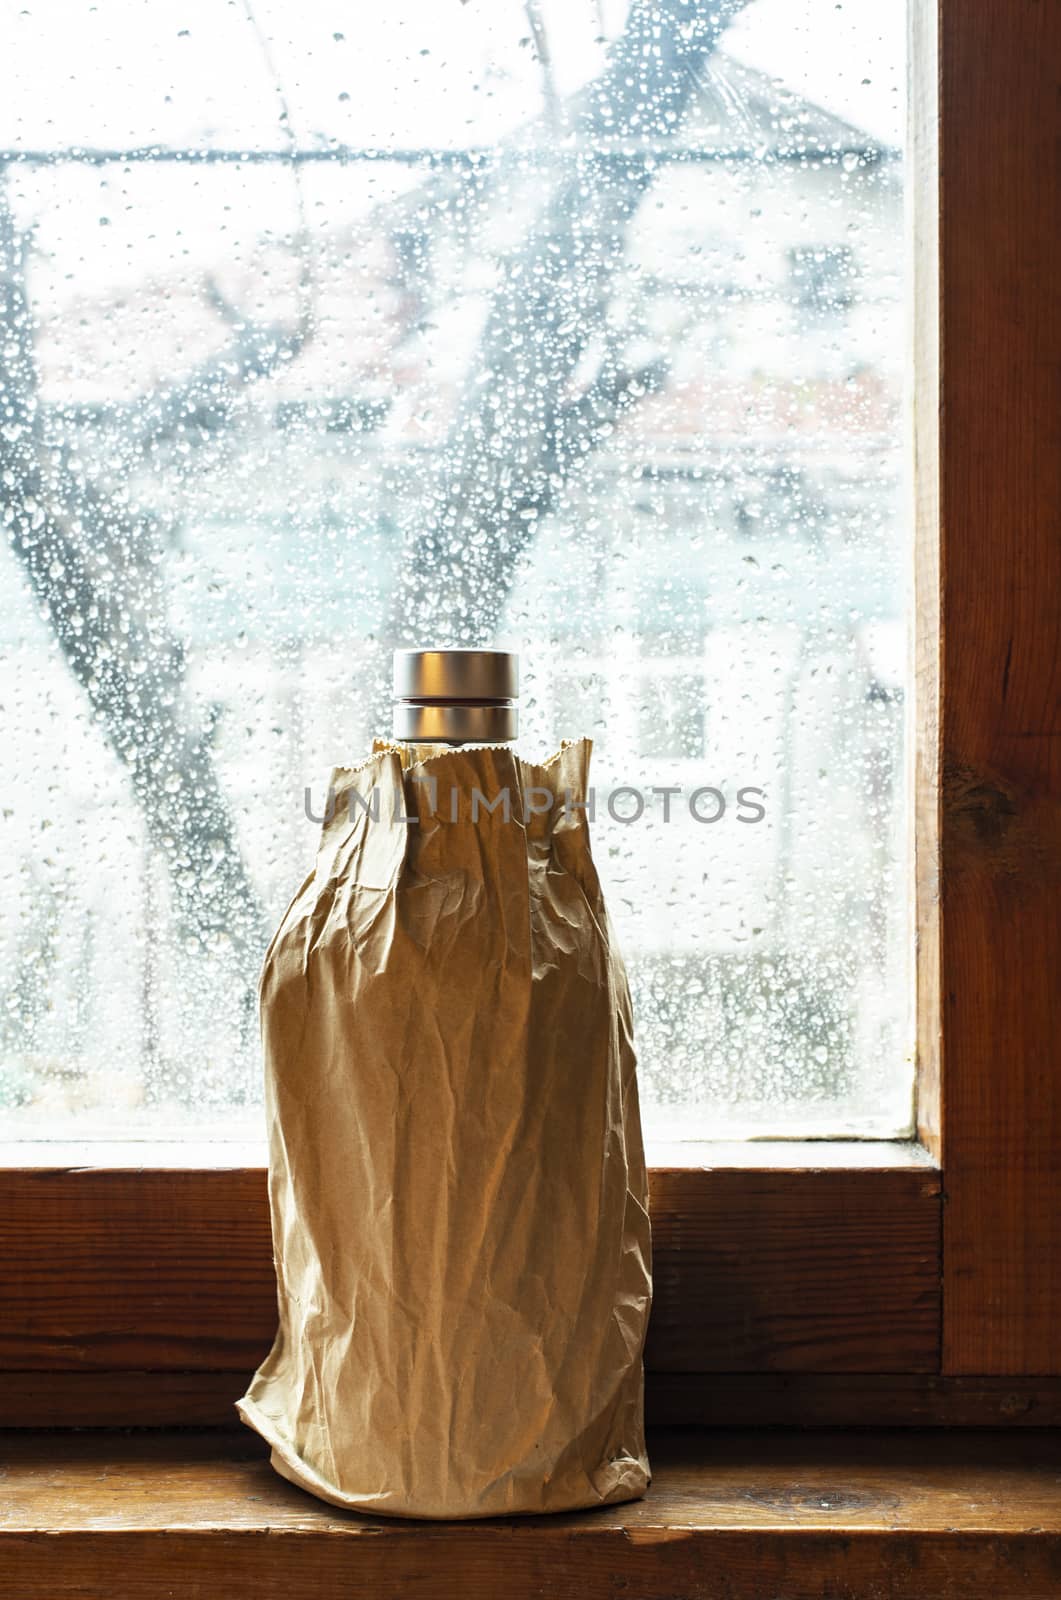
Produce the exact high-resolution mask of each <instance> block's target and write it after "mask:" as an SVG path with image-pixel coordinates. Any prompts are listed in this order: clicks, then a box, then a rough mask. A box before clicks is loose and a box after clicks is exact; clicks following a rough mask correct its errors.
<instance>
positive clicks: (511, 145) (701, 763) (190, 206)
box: [0, 0, 912, 1138]
mask: <svg viewBox="0 0 1061 1600" xmlns="http://www.w3.org/2000/svg"><path fill="white" fill-rule="evenodd" d="M877 9H878V10H879V9H880V8H877ZM883 9H884V10H885V11H886V12H889V14H890V15H889V18H888V20H887V22H886V24H885V25H884V26H883V32H882V25H881V24H880V22H879V20H877V21H875V22H874V23H873V25H872V26H867V25H865V24H864V23H858V22H857V21H852V20H851V19H843V18H838V17H837V15H836V14H835V13H834V12H833V11H826V10H823V9H822V8H820V7H816V6H814V5H813V4H810V0H806V3H804V4H801V5H799V6H795V7H792V6H789V7H786V8H783V9H781V10H779V7H778V5H777V4H776V3H775V0H752V3H749V4H741V3H739V0H721V3H719V0H653V3H652V4H651V5H649V4H648V3H647V0H636V3H634V4H632V5H630V4H625V3H617V4H609V5H606V6H604V7H603V8H601V7H599V5H598V4H597V0H581V3H579V4H576V5H574V6H571V5H561V4H552V3H551V0H540V3H539V0H534V3H528V4H527V5H524V4H522V3H517V0H506V3H504V4H500V5H494V6H467V7H460V6H457V5H456V4H455V3H454V4H453V5H445V6H439V7H423V6H420V7H408V6H405V7H403V6H397V7H392V8H389V9H387V8H383V9H382V10H380V9H378V8H372V9H370V10H369V11H368V12H366V13H364V14H362V13H360V12H359V14H358V17H357V19H356V24H355V23H354V22H353V21H352V20H351V18H350V16H349V15H348V8H346V7H341V6H329V5H328V4H322V5H321V6H319V7H316V8H311V10H309V11H306V10H305V9H304V8H299V7H295V6H292V5H289V4H284V3H281V0H271V3H269V4H265V3H263V4H261V5H257V6H254V7H252V6H251V5H250V4H249V3H248V4H246V5H244V6H241V5H232V6H227V7H219V6H216V5H211V4H207V3H205V0H201V3H199V4H192V5H190V6H189V7H187V8H186V9H185V11H184V12H183V13H182V16H181V18H179V19H178V18H175V17H174V16H173V15H171V14H170V13H168V12H165V11H164V10H159V9H158V8H144V7H143V6H142V5H140V4H138V3H134V0H113V3H112V4H111V5H109V6H108V7H106V8H94V7H92V6H88V5H80V4H79V5H75V6H72V7H67V8H64V11H63V16H62V19H61V21H60V19H59V18H58V16H57V15H56V14H55V13H54V11H49V10H48V9H47V8H43V9H39V10H30V11H17V12H12V13H11V14H10V15H9V16H8V17H7V18H6V20H5V21H4V22H3V24H2V27H3V29H4V30H5V34H6V35H7V37H6V39H5V43H6V47H7V48H6V51H5V54H6V55H7V58H8V59H9V61H10V62H11V63H12V74H11V76H12V79H13V84H12V92H11V94H10V95H9V96H8V97H7V98H6V99H5V105H4V108H3V111H2V113H0V123H2V126H0V148H5V149H6V151H7V154H6V156H5V157H4V158H3V161H2V183H0V253H2V257H3V282H4V284H5V301H4V307H3V323H4V333H5V338H6V341H7V346H6V348H7V351H8V360H9V371H10V373H11V381H10V383H9V385H8V387H7V390H6V393H5V417H4V427H3V442H2V445H0V450H2V466H3V473H4V482H5V500H6V507H7V511H6V515H7V520H8V524H9V528H10V533H11V539H10V544H9V546H8V548H7V549H6V550H5V552H4V555H3V561H4V575H5V576H4V591H5V595H6V596H7V600H6V603H5V607H4V613H5V618H4V624H3V626H4V636H3V663H2V670H3V684H4V698H5V702H6V712H7V716H6V727H7V733H6V737H5V740H4V747H3V753H2V756H0V760H2V762H3V771H4V778H3V783H4V790H5V793H6V795H7V796H8V797H9V799H8V807H7V809H8V815H7V818H6V821H5V830H6V841H7V853H8V859H9V861H10V863H11V866H10V880H9V889H8V893H7V894H6V895H5V899H4V909H3V914H2V926H0V939H2V952H3V961H2V970H3V973H4V975H5V976H4V979H3V982H2V985H0V987H2V1002H3V1013H2V1015H3V1022H2V1024H0V1030H2V1031H0V1114H2V1115H3V1117H4V1119H5V1124H6V1126H8V1127H9V1128H10V1130H11V1131H12V1132H13V1133H15V1134H18V1133H20V1132H25V1133H28V1134H32V1133H37V1134H39V1133H41V1132H42V1131H45V1132H47V1133H48V1134H49V1136H56V1135H62V1134H64V1133H76V1135H77V1136H79V1137H88V1138H91V1137H97V1136H98V1137H108V1138H113V1137H117V1136H123V1135H129V1136H148V1137H155V1136H158V1134H159V1133H160V1132H165V1133H166V1134H167V1135H168V1134H172V1133H174V1132H175V1131H177V1130H183V1131H184V1132H185V1133H186V1135H187V1136H188V1137H189V1138H192V1137H195V1136H196V1135H197V1134H202V1133H206V1134H216V1133H217V1132H218V1131H219V1130H220V1129H222V1128H224V1129H225V1130H226V1131H228V1132H229V1133H231V1132H234V1131H237V1130H244V1131H250V1132H253V1130H254V1129H255V1128H256V1126H257V1105H258V1096H259V1086H258V1085H259V1062H258V1046H257V1029H256V1025H255V1021H254V1016H253V1011H254V984H255V979H256V975H257V970H258V966H259V962H260V957H261V952H262V948H263V945H264V943H265V940H266V937H267V933H268V930H269V928H270V927H271V926H272V925H274V924H275V922H276V920H277V918H278V916H279V914H280V913H281V911H282V909H283V906H284V904H285V903H286V900H287V899H288V897H289V895H290V893H291V891H292V888H293V886H294V885H296V884H297V883H298V882H299V881H300V880H301V878H302V876H303V875H304V872H305V868H306V864H307V862H308V861H309V860H310V859H311V857H312V852H313V849H314V832H313V826H312V824H311V823H310V822H309V821H308V820H307V818H306V816H305V814H304V810H303V798H302V797H303V792H304V789H305V787H306V786H307V785H309V786H311V788H312V789H313V791H314V792H315V793H316V794H320V793H321V791H322V789H323V785H324V783H325V782H326V778H327V773H328V771H329V769H330V767H331V766H332V765H334V764H341V763H343V762H345V761H348V760H350V759H352V758H354V757H356V756H357V754H358V753H359V752H360V751H361V750H363V749H365V748H366V747H367V741H368V740H369V739H370V738H371V736H372V734H373V733H374V732H376V731H379V730H380V728H381V727H383V728H385V727H386V723H387V717H388V710H387V706H386V702H385V697H384V696H383V695H382V694H381V693H380V683H381V680H382V678H383V675H384V673H385V670H386V664H387V661H388V658H389V649H390V647H391V646H392V645H393V644H394V643H424V642H438V643H473V642H479V643H482V642H490V641H491V640H492V639H494V638H497V639H499V641H501V642H505V643H509V644H514V645H516V646H518V647H519V648H520V649H521V651H522V655H523V660H524V665H525V674H526V692H525V696H524V708H525V709H524V727H525V733H524V743H525V744H526V746H527V747H528V748H529V749H531V750H535V749H543V748H546V747H548V746H550V745H551V744H553V743H554V742H555V741H556V740H557V739H558V738H559V737H561V736H573V735H577V734H580V733H589V734H591V735H592V736H593V738H594V741H595V745H596V755H595V779H596V784H597V788H598V792H599V796H600V798H601V801H602V804H601V806H600V810H599V815H598V822H597V853H598V856H599V859H600V862H601V866H602V871H603V874H604V877H605V879H606V886H607V889H608V892H609V895H610V901H611V905H612V907H613V915H614V918H615V921H616V923H617V925H618V929H619V934H620V938H621V940H622V943H623V946H624V948H625V951H626V954H627V958H628V964H629V967H630V973H631V980H632V984H633V989H634V995H635V1004H636V1008H637V1014H638V1018H639V1030H640V1031H639V1042H640V1053H641V1059H642V1063H643V1080H642V1081H643V1089H644V1094H645V1099H646V1109H647V1118H648V1124H649V1127H650V1129H654V1130H655V1131H656V1132H657V1133H659V1134H661V1135H677V1134H679V1133H680V1134H681V1136H683V1137H685V1136H689V1135H690V1134H691V1135H693V1136H703V1135H704V1134H706V1133H707V1132H708V1131H711V1132H720V1131H727V1132H733V1133H736V1134H738V1135H739V1134H742V1133H744V1132H751V1133H759V1134H764V1133H765V1134H770V1133H781V1132H784V1133H794V1132H804V1133H822V1134H839V1133H845V1132H848V1133H850V1132H854V1133H858V1134H868V1135H876V1136H884V1137H892V1136H895V1135H897V1134H903V1133H907V1132H909V1129H910V1126H911V1115H912V1110H911V1103H912V1102H911V1086H912V1069H911V1063H910V1052H909V1040H908V1037H907V1014H908V1007H907V1002H906V996H907V989H908V976H907V969H906V949H907V944H908V929H907V918H906V910H905V908H906V905H907V900H908V888H907V886H908V872H907V860H906V851H905V842H904V841H905V821H904V816H905V807H904V794H905V779H904V768H903V748H904V735H903V724H904V705H905V700H904V689H905V666H904V662H905V654H904V643H903V640H904V629H905V589H904V572H905V569H906V566H907V564H908V560H909V554H908V552H909V532H908V518H907V516H906V513H905V510H904V501H903V497H902V493H901V485H902V481H903V472H904V465H903V463H904V444H903V440H904V424H903V408H902V403H901V394H902V385H903V376H904V375H903V362H902V350H903V347H904V341H903V333H902V330H903V317H904V311H903V276H904V274H903V246H902V208H903V197H902V187H903V185H902V170H903V168H902V152H901V143H902V136H901V128H902V105H901V94H899V93H898V89H899V87H900V85H901V82H902V63H903V48H902V41H901V7H900V5H899V0H895V3H894V4H892V5H890V6H888V7H885V8H883ZM532 24H533V25H532ZM786 40H787V44H786V43H785V42H784V41H786ZM790 57H791V62H790ZM809 57H814V58H815V60H816V61H817V65H816V66H813V65H810V64H808V58H809ZM87 59H91V60H92V61H93V74H92V79H91V86H90V85H89V83H88V81H87V80H86V79H85V78H84V76H83V74H82V72H81V70H80V66H79V64H80V63H81V62H82V61H84V60H87ZM793 62H794V65H793V64H792V63H793ZM800 63H803V64H802V65H801V64H800ZM871 67H872V70H871ZM45 72H46V73H47V74H48V75H49V77H50V78H51V79H52V80H53V81H60V82H64V83H68V84H69V86H70V87H69V92H65V93H64V94H63V96H62V97H61V101H60V102H58V103H53V102H51V101H42V100H41V98H40V96H39V93H38V86H39V83H40V81H41V74H42V73H45ZM867 77H872V80H873V82H872V84H871V85H869V86H866V85H863V83H862V79H863V78H867ZM838 229H839V230H841V231H842V234H843V237H844V239H845V241H847V242H845V243H844V244H843V245H842V246H837V245H836V244H835V242H834V241H835V237H836V234H837V231H838ZM856 255H857V257H858V258H859V260H860V261H862V262H864V264H865V267H864V270H863V271H861V272H859V273H856V272H855V271H854V269H853V265H852V263H853V261H854V259H855V256H856ZM786 258H787V259H788V260H789V261H790V263H791V264H792V266H791V273H786V272H785V271H784V270H783V268H782V267H779V265H778V263H779V262H784V260H785V259H786ZM841 301H842V303H843V307H844V310H845V321H844V323H843V326H842V328H837V327H834V326H833V325H832V324H830V323H829V322H828V319H823V316H822V313H823V310H824V309H825V308H826V305H827V303H828V305H830V306H832V305H839V304H840V303H841ZM579 686H581V687H579ZM590 686H592V687H590ZM624 786H626V787H629V786H634V787H636V788H638V789H639V790H640V791H641V792H643V793H644V794H645V796H646V797H647V800H648V804H647V806H646V812H645V815H644V818H643V819H640V820H638V821H637V822H636V823H633V822H630V821H629V820H628V819H627V818H625V817H623V816H621V815H617V814H615V813H614V810H613V808H612V807H611V806H610V805H607V804H605V803H603V802H604V801H605V799H606V797H607V796H609V795H610V794H611V793H613V792H615V791H616V790H617V789H619V788H621V787H624ZM671 787H674V788H677V789H679V790H680V791H681V796H682V797H681V798H680V799H679V800H678V801H676V802H675V804H674V805H673V808H672V814H671V815H670V816H669V817H664V815H663V802H662V801H661V800H660V798H659V795H658V792H657V791H661V790H666V789H668V788H671ZM698 789H705V790H712V791H713V790H717V791H718V792H719V793H720V795H721V796H722V809H721V811H718V814H717V816H716V815H715V812H716V810H717V807H716V806H715V804H714V802H711V803H710V804H707V805H706V806H705V804H703V803H701V805H700V806H699V809H697V808H696V807H695V806H694V807H693V808H692V809H691V808H690V805H689V797H690V796H691V795H693V794H695V792H696V791H697V790H698ZM745 790H747V791H749V792H750V793H751V792H753V793H754V797H755V800H756V801H757V802H758V809H757V810H756V809H754V808H748V807H745V808H744V809H743V810H742V809H741V807H740V805H739V801H738V796H739V794H740V793H741V792H742V791H745ZM317 809H318V810H319V806H318V807H317Z"/></svg>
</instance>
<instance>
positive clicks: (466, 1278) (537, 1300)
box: [239, 651, 651, 1518]
mask: <svg viewBox="0 0 1061 1600" xmlns="http://www.w3.org/2000/svg"><path fill="white" fill-rule="evenodd" d="M514 670H515V669H514V658H512V657H508V656H503V655H502V654H501V653H500V652H485V651H475V652H448V651H447V652H416V653H411V652H410V653H404V652H403V653H401V659H400V660H399V662H398V670H397V683H398V687H399V689H400V690H402V691H404V693H403V696H402V698H401V699H400V701H399V705H398V713H397V718H396V731H397V733H398V734H399V736H400V738H401V739H402V740H403V741H408V742H398V743H395V744H392V745H383V746H377V749H376V751H375V753H374V754H373V755H372V756H370V757H369V758H368V759H367V760H366V761H364V762H362V763H361V764H360V765H359V766H356V767H352V768H344V769H339V770H338V771H336V772H335V773H334V775H333V779H332V785H331V802H330V807H329V814H328V816H327V819H326V820H325V822H324V824H323V828H322V832H321V839H320V846H319V850H318V853H317V859H316V865H315V868H314V870H313V872H312V873H311V874H310V876H309V877H308V878H307V879H306V881H305V883H304V884H303V885H302V887H301V889H300V890H299V891H298V893H297V894H296V896H295V898H294V900H293V901H292V903H291V905H290V907H289V908H288V911H287V913H286V915H285V917H284V919H283V922H282V923H281V925H280V928H279V930H278V932H277V934H276V936H275V938H274V939H273V942H272V944H271V946H270V948H269V951H268V954H267V956H266V959H265V967H264V971H263V973H262V979H261V988H260V999H261V1018H262V1034H263V1041H264V1050H265V1071H266V1104H267V1114H268V1131H269V1196H270V1204H271V1208H272V1227H273V1246H274V1254H275V1262H276V1273H277V1281H278V1299H279V1312H280V1326H279V1332H278V1333H277V1336H276V1340H275V1343H274V1345H273V1348H272V1351H271V1352H270V1354H269V1356H268V1357H267V1358H266V1360H265V1361H264V1362H263V1364H262V1366H261V1368H260V1369H259V1371H258V1372H257V1374H256V1375H255V1377H254V1379H253V1381H252V1382H251V1385H250V1388H249V1391H248V1393H247V1395H246V1396H245V1398H244V1399H243V1400H242V1401H241V1402H240V1403H239V1412H240V1415H241V1416H242V1418H243V1420H244V1421H245V1422H246V1423H248V1424H249V1425H250V1426H251V1427H252V1428H255V1429H256V1430H257V1431H258V1432H259V1433H260V1434H262V1435H263V1436H264V1437H265V1439H266V1440H267V1441H268V1442H269V1444H270V1445H271V1447H272V1462H273V1465H274V1467H275V1468H276V1469H277V1471H278V1472H280V1473H282V1474H283V1476H284V1477H286V1478H289V1479H290V1480H291V1481H292V1482H294V1483H296V1484H299V1485H300V1486H301V1487H302V1488H304V1489H307V1490H309V1491H310V1492H311V1493H313V1494H316V1495H318V1496H320V1497H321V1498H322V1499H324V1500H327V1501H330V1502H332V1503H333V1504H335V1505H339V1506H348V1507H352V1508H355V1509H358V1510H362V1511H368V1512H374V1513H386V1514H389V1515H395V1516H404V1517H445V1518H449V1517H487V1516H500V1515H509V1514H512V1513H520V1512H544V1511H567V1510H571V1509H573V1508H576V1507H583V1506H594V1505H599V1504H603V1503H605V1502H610V1501H618V1500H629V1499H634V1498H636V1497H638V1496H639V1495H641V1494H642V1493H643V1492H644V1490H645V1487H646V1485H647V1483H648V1461H647V1457H646V1452H645V1441H644V1427H643V1403H642V1394H643V1381H642V1348H643V1344H644V1337H645V1329H646V1323H647V1319H648V1311H649V1301H650V1294H651V1278H650V1242H649V1223H648V1212H647V1204H648V1196H647V1183H646V1172H645V1163H644V1155H643V1150H642V1141H641V1127H640V1120H639V1115H638V1102H637V1085H636V1078H635V1061H634V1052H633V1048H632V1042H631V1021H630V1004H629V997H628V991H627V985H626V978H625V975H624V971H623V966H622V962H621V959H620V956H619V953H618V951H617V949H616V945H615V941H614V938H613V935H612V931H611V927H610V925H609V922H608V917H607V913H606V910H605V906H604V901H603V898H602V895H601V888H600V884H599V882H598V879H597V874H596V871H595V869H594V865H593V859H592V856H591V853H590V845H589V832H588V821H587V814H586V809H585V805H584V802H585V799H586V790H587V782H588V765H589V756H590V744H589V742H588V740H580V741H577V742H574V743H569V744H565V745H563V746H562V748H561V750H560V752H559V753H558V754H557V755H556V756H554V757H553V758H552V759H551V760H548V761H545V762H543V763H542V764H540V765H539V764H535V763H532V762H527V761H522V760H520V759H519V758H518V757H517V756H516V755H515V754H514V752H513V751H512V750H511V749H509V748H506V747H505V746H504V745H499V744H496V743H495V744H492V743H490V742H486V743H484V744H482V745H478V744H477V745H475V746H471V745H469V744H465V743H463V742H460V743H458V742H457V741H464V740H472V739H474V740H480V739H481V740H484V741H493V740H498V739H501V740H504V739H509V738H511V737H512V736H513V735H514V733H515V726H514V724H515V707H514V688H515V685H514V682H513V681H511V680H512V676H513V674H514ZM484 686H485V687H487V688H491V689H495V690H496V689H497V688H498V687H499V686H500V687H501V688H502V689H505V690H507V689H509V688H511V689H512V691H513V693H512V694H509V693H502V694H497V693H494V694H483V693H482V690H483V688H484ZM410 690H411V691H413V692H409V691H410ZM432 690H434V691H435V692H433V693H432V692H430V691H432ZM439 690H441V691H442V692H441V693H439V692H438V691H439ZM456 691H460V692H456ZM447 740H450V741H452V745H451V747H447V744H446V741H447ZM421 741H423V742H421ZM476 795H478V796H479V797H481V798H480V800H478V801H476ZM506 797H507V798H506ZM407 819H410V820H407Z"/></svg>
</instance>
